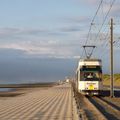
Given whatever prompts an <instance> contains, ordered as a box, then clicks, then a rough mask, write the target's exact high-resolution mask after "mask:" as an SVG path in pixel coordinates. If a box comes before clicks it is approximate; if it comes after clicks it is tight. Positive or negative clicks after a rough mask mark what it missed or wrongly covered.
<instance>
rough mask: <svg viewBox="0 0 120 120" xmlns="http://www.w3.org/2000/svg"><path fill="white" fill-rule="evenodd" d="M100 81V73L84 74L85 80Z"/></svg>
mask: <svg viewBox="0 0 120 120" xmlns="http://www.w3.org/2000/svg"><path fill="white" fill-rule="evenodd" d="M90 78H92V79H100V78H101V75H100V73H99V72H84V79H90Z"/></svg>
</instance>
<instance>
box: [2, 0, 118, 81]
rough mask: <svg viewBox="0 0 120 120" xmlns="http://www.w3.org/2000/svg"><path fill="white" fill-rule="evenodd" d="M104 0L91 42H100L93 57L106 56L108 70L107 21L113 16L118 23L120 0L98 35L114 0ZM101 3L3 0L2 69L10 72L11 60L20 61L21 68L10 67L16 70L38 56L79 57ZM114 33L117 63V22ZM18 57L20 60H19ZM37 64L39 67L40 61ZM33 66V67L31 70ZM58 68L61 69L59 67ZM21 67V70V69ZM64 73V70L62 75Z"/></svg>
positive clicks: (88, 1)
mask: <svg viewBox="0 0 120 120" xmlns="http://www.w3.org/2000/svg"><path fill="white" fill-rule="evenodd" d="M103 1H104V2H103V4H102V6H101V8H100V10H99V12H98V14H97V16H96V18H95V21H94V25H93V26H92V29H91V34H90V35H89V40H88V45H89V44H90V45H93V44H95V45H96V46H97V48H96V49H95V51H94V57H97V58H100V59H102V60H103V65H104V67H105V68H106V67H107V68H108V69H105V72H107V73H108V72H109V64H108V59H109V46H107V44H106V43H107V42H108V43H109V40H106V41H107V42H106V41H105V40H104V39H105V38H104V37H105V35H106V33H107V31H109V24H108V23H109V20H110V18H111V17H113V18H115V20H116V21H115V22H117V23H119V16H120V13H119V10H120V7H119V4H120V1H119V0H116V2H115V3H114V5H113V7H112V9H111V11H110V14H109V16H108V18H107V20H106V22H105V24H107V27H106V25H104V26H103V28H102V30H101V33H100V35H99V36H98V38H97V39H96V38H95V36H96V34H97V31H99V28H100V26H101V24H102V21H103V20H104V18H105V14H106V13H107V11H108V10H109V8H110V3H111V2H112V0H103ZM99 4H100V0H59V1H58V0H0V53H1V54H0V58H1V59H0V64H1V65H2V68H0V71H2V70H3V69H4V70H5V71H6V70H7V72H8V73H9V71H10V70H8V69H7V67H8V66H7V64H8V65H9V64H11V62H10V60H11V61H13V63H14V62H15V66H17V65H18V64H19V65H18V66H19V67H18V68H17V67H16V68H13V67H12V66H14V64H12V66H9V69H13V71H15V70H16V69H19V68H20V66H22V67H24V64H27V63H26V62H25V61H24V60H26V59H27V61H31V59H32V62H31V65H33V64H34V61H36V60H39V61H40V62H41V60H40V59H50V60H51V59H57V60H59V59H60V60H62V62H63V60H65V59H66V60H68V59H70V60H71V59H73V60H75V61H78V60H79V59H80V58H81V53H82V46H83V45H84V44H85V41H86V40H87V35H88V31H89V28H90V24H91V21H92V19H93V16H94V15H95V12H96V10H97V8H98V5H99ZM115 35H116V38H115V40H116V41H117V42H116V45H115V53H116V54H115V65H117V62H118V59H120V57H119V48H120V45H119V28H118V27H116V26H115ZM107 38H108V39H109V36H108V37H107ZM91 39H93V40H91ZM101 39H102V40H101ZM104 43H105V45H104ZM106 46H107V47H106ZM18 58H19V59H18ZM16 61H19V62H18V63H16ZM20 61H22V62H20ZM75 61H74V63H75V65H74V69H75V66H76V62H75ZM72 62H73V61H72ZM38 64H41V63H38ZM45 64H46V63H45ZM60 64H61V65H62V63H59V66H60ZM71 64H72V63H71ZM69 65H70V64H69ZM69 65H67V66H69ZM38 66H39V67H40V65H38ZM29 67H30V65H29ZM29 67H28V68H29ZM52 67H53V68H54V67H55V65H54V64H53V66H51V68H52ZM32 68H33V67H30V69H31V70H32ZM33 69H35V68H33ZM36 69H37V67H36ZM46 69H47V67H46ZM57 69H58V70H59V67H58V68H57ZM63 69H64V67H63ZM71 69H72V66H71ZM19 70H20V69H19ZM19 70H18V73H20V72H21V71H22V70H21V71H19ZM54 70H56V69H54ZM5 71H4V72H5ZM38 71H39V70H38ZM66 71H67V70H66ZM71 71H72V70H71ZM71 71H69V73H71ZM119 71H120V70H119V68H115V72H119ZM33 73H34V72H33ZM66 73H67V72H66ZM67 74H68V73H67ZM0 75H1V76H2V75H3V73H2V72H1V74H0ZM8 76H9V75H8ZM11 76H12V77H11ZM11 76H10V77H11V79H12V78H13V77H14V74H11ZM61 76H62V75H61ZM10 77H9V78H10ZM39 77H40V76H39ZM64 77H65V73H64V75H63V76H62V78H61V79H63V78H64ZM0 79H1V81H4V79H7V78H5V77H0ZM15 79H17V78H15ZM52 79H53V78H52ZM59 79H60V77H59Z"/></svg>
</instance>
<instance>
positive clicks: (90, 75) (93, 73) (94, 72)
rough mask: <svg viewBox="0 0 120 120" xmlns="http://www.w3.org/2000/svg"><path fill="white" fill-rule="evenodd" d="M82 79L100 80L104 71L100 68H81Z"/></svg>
mask: <svg viewBox="0 0 120 120" xmlns="http://www.w3.org/2000/svg"><path fill="white" fill-rule="evenodd" d="M80 77H81V78H80V80H83V81H99V80H101V79H102V71H101V69H100V67H99V68H97V69H96V68H94V69H93V68H85V69H81V70H80Z"/></svg>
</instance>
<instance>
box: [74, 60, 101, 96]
mask: <svg viewBox="0 0 120 120" xmlns="http://www.w3.org/2000/svg"><path fill="white" fill-rule="evenodd" d="M75 85H76V89H77V91H78V92H81V93H83V94H85V95H99V93H100V91H101V90H102V62H101V60H99V59H83V60H80V61H79V63H78V67H77V70H76V79H75Z"/></svg>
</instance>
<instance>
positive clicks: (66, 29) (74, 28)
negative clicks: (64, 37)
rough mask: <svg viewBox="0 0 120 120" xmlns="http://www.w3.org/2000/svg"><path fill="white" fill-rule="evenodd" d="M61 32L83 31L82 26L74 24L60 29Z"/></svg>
mask: <svg viewBox="0 0 120 120" xmlns="http://www.w3.org/2000/svg"><path fill="white" fill-rule="evenodd" d="M60 31H61V32H77V31H82V27H80V26H72V27H64V28H61V29H60Z"/></svg>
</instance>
